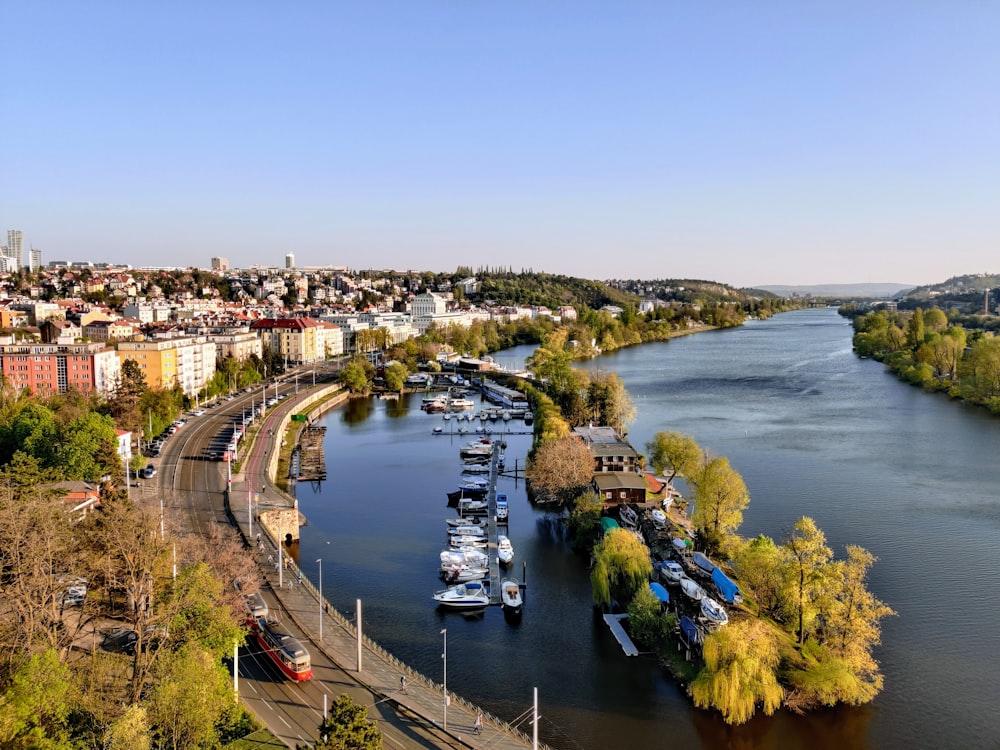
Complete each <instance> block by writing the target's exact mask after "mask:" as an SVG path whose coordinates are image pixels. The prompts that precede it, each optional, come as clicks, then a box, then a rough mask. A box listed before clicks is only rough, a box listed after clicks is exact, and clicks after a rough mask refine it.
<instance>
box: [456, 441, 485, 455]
mask: <svg viewBox="0 0 1000 750" xmlns="http://www.w3.org/2000/svg"><path fill="white" fill-rule="evenodd" d="M458 455H459V456H461V457H462V458H478V457H480V456H481V457H483V458H489V457H490V456H492V455H493V443H492V442H491V441H490V439H489V438H480V439H479V440H477V441H475V442H472V443H469V444H468V445H465V446H462V447H461V448H459V451H458Z"/></svg>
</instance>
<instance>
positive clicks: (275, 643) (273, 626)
mask: <svg viewBox="0 0 1000 750" xmlns="http://www.w3.org/2000/svg"><path fill="white" fill-rule="evenodd" d="M253 631H254V634H255V635H256V636H257V642H258V643H259V644H260V645H261V647H262V648H263V649H264V651H266V652H267V654H268V655H269V656H270V657H271V658H272V659H273V660H274V663H275V664H277V665H278V668H279V669H280V670H281V671H282V672H283V673H284V674H285V676H286V677H289V678H291V679H293V680H297V681H299V682H301V681H303V680H308V679H311V678H312V676H313V673H312V661H311V659H310V658H309V652H308V651H306V648H305V646H303V645H302V644H301V643H299V640H298V639H297V638H295V637H294V636H293V635H292V634H291V633H289V632H288V631H287V630H285V628H284V627H283V626H282V625H281V624H279V623H277V622H274V621H273V620H272V621H268V620H267V619H266V618H264V617H259V618H257V619H255V620H254V621H253Z"/></svg>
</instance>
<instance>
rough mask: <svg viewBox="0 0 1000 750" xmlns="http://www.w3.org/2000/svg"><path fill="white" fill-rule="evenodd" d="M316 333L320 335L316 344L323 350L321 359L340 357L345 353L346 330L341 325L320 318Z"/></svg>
mask: <svg viewBox="0 0 1000 750" xmlns="http://www.w3.org/2000/svg"><path fill="white" fill-rule="evenodd" d="M316 333H317V335H318V336H319V337H320V340H317V342H316V346H317V347H318V349H319V351H320V352H322V355H321V356H320V359H325V358H327V357H339V356H341V355H342V354H343V353H344V332H343V330H341V328H340V326H338V325H335V324H333V323H329V322H327V321H325V320H320V321H319V328H318V330H317V332H316Z"/></svg>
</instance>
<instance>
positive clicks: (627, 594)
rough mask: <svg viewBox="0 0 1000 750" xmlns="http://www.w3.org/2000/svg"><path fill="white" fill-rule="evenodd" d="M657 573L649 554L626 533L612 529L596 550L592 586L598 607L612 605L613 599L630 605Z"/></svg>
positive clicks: (642, 545)
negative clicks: (633, 597) (651, 576)
mask: <svg viewBox="0 0 1000 750" xmlns="http://www.w3.org/2000/svg"><path fill="white" fill-rule="evenodd" d="M652 572H653V563H652V562H651V561H650V559H649V550H648V549H647V548H646V545H645V544H643V543H642V542H641V541H640V540H639V538H638V537H637V536H636V535H635V534H633V533H631V532H629V531H626V530H625V529H612V530H611V531H609V532H608V533H607V534H605V535H604V538H603V539H602V540H601V541H600V542H599V543H598V544H597V546H596V547H594V567H593V568H591V570H590V585H591V588H592V590H593V594H594V603H595V604H599V605H608V604H610V603H611V600H612V598H614V599H617V600H620V601H627V600H629V599H631V598H632V596H633V595H634V594H635V592H636V591H638V590H639V589H640V588H642V587H644V586H646V584H647V582H648V581H649V576H650V574H651V573H652Z"/></svg>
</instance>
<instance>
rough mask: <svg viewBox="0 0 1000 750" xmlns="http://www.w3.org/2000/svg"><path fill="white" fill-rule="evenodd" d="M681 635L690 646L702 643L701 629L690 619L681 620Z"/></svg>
mask: <svg viewBox="0 0 1000 750" xmlns="http://www.w3.org/2000/svg"><path fill="white" fill-rule="evenodd" d="M681 635H682V636H683V637H684V640H685V641H687V644H688V645H689V646H696V645H698V644H700V643H701V629H700V628H699V627H698V626H697V625H695V624H694V622H692V621H691V618H690V617H687V616H684V617H682V618H681Z"/></svg>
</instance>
